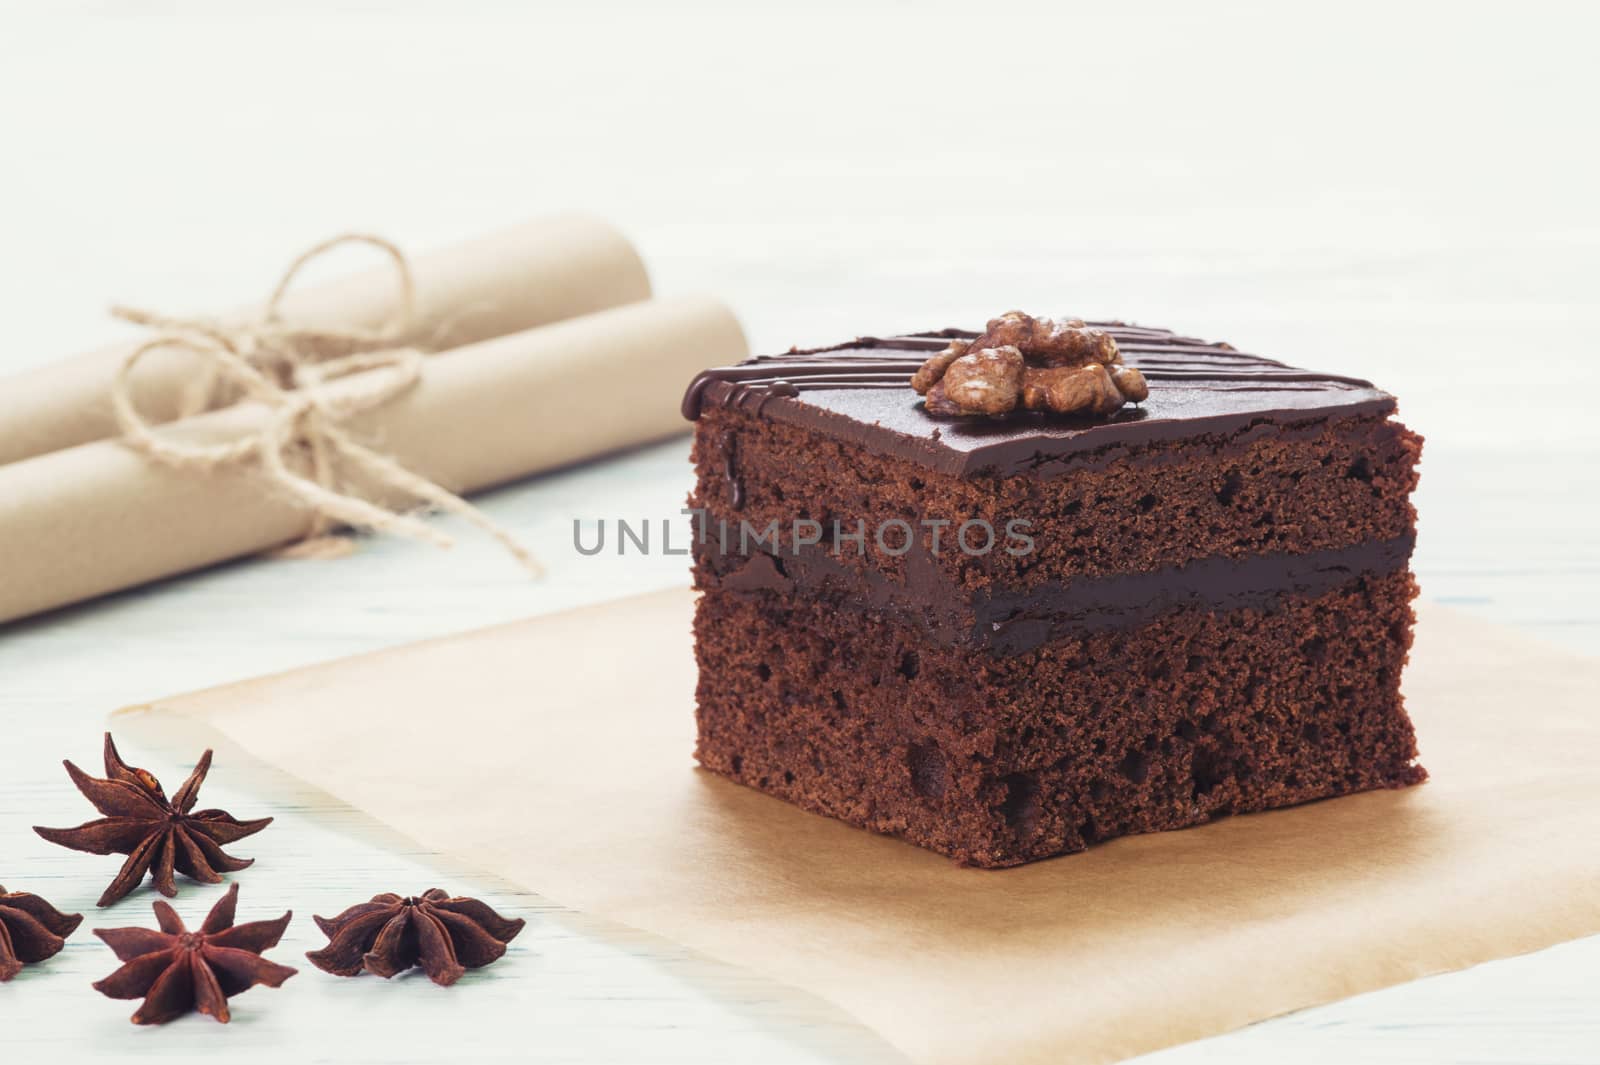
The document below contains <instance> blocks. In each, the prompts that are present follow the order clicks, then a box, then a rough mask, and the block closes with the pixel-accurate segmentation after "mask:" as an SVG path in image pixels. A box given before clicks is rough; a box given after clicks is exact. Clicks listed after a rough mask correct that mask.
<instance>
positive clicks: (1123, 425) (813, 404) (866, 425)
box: [683, 322, 1395, 477]
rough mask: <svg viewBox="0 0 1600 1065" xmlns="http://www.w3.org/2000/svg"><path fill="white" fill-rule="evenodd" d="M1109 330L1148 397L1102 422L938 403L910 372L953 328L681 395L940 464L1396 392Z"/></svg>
mask: <svg viewBox="0 0 1600 1065" xmlns="http://www.w3.org/2000/svg"><path fill="white" fill-rule="evenodd" d="M1089 324H1090V325H1091V326H1093V327H1094V328H1097V329H1104V330H1106V331H1107V332H1109V333H1110V334H1111V335H1112V336H1113V337H1114V338H1115V339H1116V342H1117V346H1118V348H1119V350H1120V351H1121V352H1122V354H1123V358H1124V359H1125V361H1126V362H1127V364H1128V365H1129V366H1132V367H1134V368H1136V369H1138V370H1139V371H1140V373H1142V374H1143V375H1144V377H1145V380H1146V381H1148V382H1149V387H1150V395H1149V398H1148V399H1147V400H1145V401H1144V402H1143V403H1141V404H1139V405H1137V406H1130V407H1125V408H1124V409H1123V410H1121V411H1119V412H1118V413H1117V414H1115V415H1113V416H1111V417H1109V418H1105V419H1092V418H1078V417H1071V416H1060V415H1041V414H1037V413H1031V412H1018V413H1017V414H1015V415H1012V416H1008V417H1005V418H1000V419H982V420H977V419H970V418H941V417H937V416H935V415H931V414H929V413H928V412H927V411H926V410H925V409H924V407H923V400H922V397H920V396H918V395H917V394H916V393H915V392H913V391H912V390H911V388H910V387H909V384H908V382H909V380H910V377H911V375H912V374H913V373H915V372H916V370H917V368H918V367H919V366H921V365H922V363H923V362H924V361H925V360H926V359H927V358H928V356H929V355H930V354H931V353H933V352H936V351H939V350H940V349H942V348H943V347H944V346H945V345H946V344H948V343H949V341H950V340H951V339H971V338H973V337H975V336H977V334H976V333H974V332H971V331H969V330H960V329H945V330H940V331H937V332H931V333H913V334H909V335H905V336H894V337H863V338H860V339H857V340H854V341H851V342H849V343H846V344H840V345H837V346H834V347H830V348H819V349H815V350H811V351H792V352H789V353H787V354H784V355H768V356H760V357H757V358H754V359H750V360H747V361H745V362H742V363H739V364H738V365H735V366H725V367H721V368H718V369H712V370H706V371H705V372H703V373H701V374H700V375H699V376H698V377H697V378H696V379H695V380H694V381H693V382H692V383H691V384H690V386H689V389H688V391H687V392H686V393H685V395H684V398H683V413H684V416H685V417H687V418H690V419H695V418H698V417H699V416H700V413H701V411H702V410H704V409H705V408H706V407H708V406H723V407H729V408H733V409H738V410H746V411H751V412H759V413H760V414H761V416H762V417H764V418H767V419H770V420H772V421H776V422H784V423H788V424H793V425H798V426H801V427H803V428H811V429H819V430H821V431H824V432H826V433H827V434H828V435H830V436H833V437H836V438H839V439H842V440H845V441H848V442H850V443H854V444H856V445H858V446H861V447H864V448H867V449H869V450H872V451H875V452H878V453H880V454H885V455H889V456H892V457H895V458H900V459H903V460H906V461H909V462H914V463H917V464H919V465H922V466H924V467H926V468H929V469H932V470H935V471H937V472H939V473H944V474H948V475H951V476H958V477H967V476H973V475H976V474H978V473H981V472H997V473H1023V472H1026V473H1032V474H1034V475H1038V476H1050V475H1051V474H1053V473H1056V472H1065V471H1066V470H1067V469H1069V468H1071V467H1072V466H1073V465H1074V463H1076V462H1077V461H1079V460H1081V459H1083V458H1084V457H1087V456H1092V455H1093V454H1094V453H1095V452H1098V451H1101V450H1104V449H1107V448H1115V447H1123V448H1126V447H1136V446H1139V445H1142V444H1148V443H1154V442H1157V441H1162V440H1172V439H1182V438H1192V437H1194V436H1196V435H1199V434H1233V433H1237V432H1239V431H1241V430H1247V429H1250V428H1252V427H1254V426H1262V425H1265V426H1275V427H1287V428H1292V427H1297V426H1302V425H1304V424H1306V423H1308V422H1312V421H1316V420H1319V419H1322V418H1326V417H1329V416H1338V417H1354V416H1370V415H1382V414H1388V413H1390V412H1392V411H1393V410H1394V409H1395V401H1394V397H1393V396H1391V395H1389V394H1388V393H1387V392H1383V391H1381V390H1380V389H1378V388H1376V387H1374V386H1373V385H1372V384H1371V382H1368V381H1363V380H1360V379H1359V378H1353V377H1341V376H1338V375H1335V374H1326V373H1316V372H1313V371H1309V370H1300V369H1296V368H1294V367H1292V366H1288V365H1286V364H1284V363H1281V362H1277V361H1275V360H1273V359H1267V358H1263V357H1261V356H1259V355H1249V354H1245V353H1244V352H1240V351H1236V350H1234V349H1233V348H1232V347H1230V346H1228V345H1226V344H1210V343H1207V342H1205V341H1202V340H1197V339H1194V338H1192V337H1184V336H1179V335H1178V334H1176V333H1173V332H1170V331H1169V330H1165V329H1149V328H1144V327H1140V326H1131V325H1126V324H1124V323H1121V322H1091V323H1089Z"/></svg>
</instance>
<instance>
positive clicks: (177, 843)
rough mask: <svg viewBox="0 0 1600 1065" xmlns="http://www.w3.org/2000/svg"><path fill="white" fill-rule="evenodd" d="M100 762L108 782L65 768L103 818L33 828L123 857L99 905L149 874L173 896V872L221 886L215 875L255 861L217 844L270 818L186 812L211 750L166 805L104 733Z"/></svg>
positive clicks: (66, 843)
mask: <svg viewBox="0 0 1600 1065" xmlns="http://www.w3.org/2000/svg"><path fill="white" fill-rule="evenodd" d="M105 762H106V777H107V778H109V779H106V780H101V779H99V778H97V777H91V776H90V775H89V774H87V773H85V772H84V771H83V770H81V769H79V768H78V767H77V766H75V765H73V764H72V763H71V762H63V763H62V764H63V765H65V766H66V767H67V775H68V776H70V777H71V778H72V782H73V783H74V784H76V785H77V786H78V790H79V791H81V792H83V794H84V797H85V798H87V799H88V800H89V801H90V802H92V803H94V806H95V809H97V810H99V811H100V812H101V813H103V814H105V815H106V816H105V817H103V818H101V819H100V820H98V821H90V822H89V823H88V824H84V825H79V826H78V827H77V828H38V827H35V828H34V831H35V832H37V833H39V835H41V836H43V837H44V838H45V839H47V840H49V841H50V842H51V843H59V844H60V845H61V846H63V847H71V848H72V849H73V850H75V851H87V852H88V853H90V854H126V855H127V856H128V860H127V861H126V862H124V863H123V864H122V870H121V871H120V872H118V873H117V878H116V879H115V880H113V881H112V882H111V886H110V887H108V888H106V890H105V894H103V895H101V896H100V901H99V903H98V905H100V906H109V905H111V904H112V903H113V902H116V901H117V900H118V899H120V898H122V897H123V896H124V895H126V894H128V892H130V891H132V890H133V889H134V888H136V887H138V886H139V883H140V881H142V880H143V879H144V874H145V873H146V872H148V873H149V874H150V879H151V881H152V882H153V883H154V884H155V886H156V890H157V891H159V892H161V893H162V894H163V895H166V896H168V897H169V898H170V897H171V896H173V895H176V894H177V893H178V885H177V884H175V883H174V882H173V879H172V874H173V871H174V870H176V871H178V872H180V873H182V874H183V875H184V876H187V877H189V878H190V879H192V880H199V881H202V882H204V883H207V884H220V883H222V876H221V874H220V873H219V872H218V870H221V871H222V872H228V873H234V872H238V871H239V870H240V869H244V868H247V867H248V866H250V865H251V864H252V862H253V860H252V859H249V858H234V857H230V856H229V855H227V854H224V853H223V851H222V845H223V844H225V843H232V842H234V841H235V840H240V839H243V838H244V837H246V836H249V835H253V834H255V833H257V832H260V831H261V830H262V829H263V828H266V827H267V826H268V825H270V824H271V823H272V818H270V817H263V818H261V819H260V820H257V821H236V820H234V819H233V818H232V817H230V816H229V815H227V814H225V813H223V812H222V811H221V810H199V811H195V812H193V813H191V812H190V811H191V810H193V809H194V804H195V800H196V799H197V798H198V797H199V794H200V785H201V783H202V782H204V781H205V779H206V773H207V772H208V771H209V770H210V769H211V752H210V751H207V752H206V753H205V754H203V755H201V756H200V764H199V765H197V766H195V767H194V772H193V773H191V774H190V775H189V779H188V780H186V781H184V783H183V787H181V788H179V789H178V794H177V795H175V796H173V797H172V798H171V799H168V798H167V795H166V792H164V791H162V790H161V782H160V781H158V780H157V779H156V778H155V777H153V776H151V775H150V774H149V773H148V772H146V771H145V770H143V769H139V768H136V767H134V766H130V765H128V763H126V762H124V761H123V760H122V756H121V755H120V754H118V753H117V746H116V744H114V743H113V742H111V733H109V732H108V733H106V745H105Z"/></svg>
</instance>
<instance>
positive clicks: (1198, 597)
mask: <svg viewBox="0 0 1600 1065" xmlns="http://www.w3.org/2000/svg"><path fill="white" fill-rule="evenodd" d="M993 325H994V323H993V322H991V326H993ZM1080 325H1081V323H1080ZM1091 325H1092V327H1093V330H1095V331H1099V332H1103V333H1104V334H1105V335H1107V336H1111V337H1114V338H1115V340H1116V343H1117V344H1118V345H1120V351H1121V352H1122V353H1123V354H1124V355H1125V357H1126V361H1127V364H1128V365H1129V366H1131V367H1134V368H1137V369H1138V370H1139V371H1141V373H1142V374H1143V376H1144V377H1145V378H1148V381H1149V395H1148V399H1147V401H1145V402H1143V403H1141V404H1139V405H1138V407H1137V408H1131V409H1130V408H1123V409H1120V410H1118V411H1117V412H1116V413H1115V414H1114V415H1111V416H1109V417H1107V418H1105V419H1103V420H1100V421H1092V420H1085V419H1082V418H1076V417H1072V416H1061V417H1050V416H1042V415H1040V414H1037V413H1035V412H1032V411H1027V412H1024V411H1021V410H1018V411H1016V412H1014V413H1013V412H1007V413H1006V414H1005V415H1004V416H1003V417H998V418H994V419H988V420H985V419H973V418H968V419H946V418H940V417H937V416H936V414H931V413H929V412H928V410H925V409H923V407H922V405H921V400H920V398H919V395H918V394H917V393H916V392H915V391H913V390H912V389H911V388H910V387H909V386H908V380H909V375H910V374H911V373H913V372H916V371H917V368H918V367H920V366H922V364H923V362H924V360H928V359H929V358H930V356H931V355H935V354H937V353H938V352H940V350H941V348H942V347H943V346H944V345H945V344H947V343H950V339H951V338H956V339H957V340H958V341H959V342H958V343H956V344H953V345H952V350H955V351H964V350H966V348H965V346H964V345H965V343H966V341H962V340H961V339H960V338H971V337H972V336H974V335H975V334H972V333H963V332H962V331H958V330H944V331H940V332H938V333H926V334H913V335H910V336H905V337H892V338H888V339H871V338H869V339H865V340H858V341H855V342H852V343H850V344H846V345H841V346H840V347H838V348H832V349H822V350H819V351H815V352H794V353H790V354H789V355H787V356H777V357H772V358H765V359H755V360H751V361H749V362H747V363H744V364H740V365H739V366H736V367H729V368H724V369H722V370H717V371H709V372H708V373H707V374H705V375H702V377H701V378H700V379H698V380H697V381H696V382H695V383H694V384H693V385H692V386H691V387H690V389H689V392H688V394H687V395H686V397H685V412H686V414H689V415H690V416H691V417H694V418H695V419H696V427H695V444H694V452H693V461H694V464H695V470H696V486H695V490H694V494H693V496H692V497H691V499H690V506H691V507H693V508H696V510H697V514H698V521H697V523H696V525H697V527H696V533H697V536H696V541H695V547H694V572H695V581H696V585H697V587H698V588H699V589H700V590H701V592H702V595H701V598H700V601H699V604H698V607H697V612H696V617H695V642H696V655H697V659H698V665H699V669H700V680H699V687H698V691H697V701H698V709H697V720H698V729H699V740H698V744H697V749H696V757H697V759H698V760H699V762H700V764H701V765H702V766H703V767H704V768H706V769H708V770H710V771H712V772H714V773H717V774H720V775H722V776H725V777H728V778H730V779H732V780H735V781H737V782H739V783H741V784H744V785H747V786H749V787H752V788H756V789H759V790H761V791H764V792H767V793H768V794H771V795H774V796H777V797H779V798H782V799H785V800H787V801H789V802H792V803H794V804H796V805H798V806H800V807H803V808H805V809H807V810H810V811H812V812H815V813H818V814H823V815H826V816H829V817H833V818H837V819H839V820H841V821H844V822H847V823H849V824H851V825H855V826H858V827H861V828H866V829H871V830H873V831H876V832H882V833H887V834H890V835H894V836H898V837H901V838H903V839H905V840H907V841H909V842H911V843H915V844H918V845H920V846H923V847H926V848H928V849H930V850H933V851H936V852H938V853H940V854H944V855H946V856H948V857H950V858H952V859H954V860H956V861H957V862H960V863H961V864H965V865H972V866H980V867H990V868H997V867H1004V866H1012V865H1017V864H1020V863H1023V862H1028V861H1033V860H1037V859H1041V858H1048V857H1052V856H1055V855H1060V854H1068V853H1072V852H1075V851H1081V850H1083V849H1085V848H1086V847H1089V846H1091V845H1093V844H1096V843H1100V842H1104V841H1106V840H1110V839H1113V838H1116V837H1119V836H1126V835H1133V834H1137V833H1144V832H1153V831H1161V830H1166V829H1176V828H1185V827H1189V826H1193V825H1199V824H1204V823H1206V822H1208V821H1211V820H1215V819H1217V818H1219V817H1223V816H1226V815H1229V814H1238V813H1248V812H1255V811H1262V810H1269V809H1272V808H1276V807H1282V806H1290V805H1295V804H1299V803H1304V802H1310V801H1313V800H1318V799H1326V798H1332V797H1334V796H1339V795H1345V794H1349V793H1351V792H1356V791H1363V790H1370V789H1376V788H1396V787H1405V786H1409V785H1412V784H1416V783H1420V782H1421V781H1422V780H1424V779H1425V778H1426V773H1425V771H1424V770H1423V769H1422V768H1421V767H1420V766H1419V765H1418V764H1417V744H1416V738H1415V736H1414V734H1413V731H1412V726H1411V722H1410V720H1409V718H1408V717H1407V715H1406V713H1405V709H1404V705H1403V701H1402V697H1401V695H1400V676H1401V671H1402V669H1403V667H1404V664H1405V660H1406V654H1407V651H1408V649H1409V647H1410V643H1411V626H1412V621H1413V615H1412V611H1411V601H1412V599H1413V598H1414V596H1415V594H1416V584H1415V581H1414V579H1413V577H1412V575H1411V572H1410V569H1409V559H1410V555H1411V551H1412V547H1413V543H1414V540H1415V532H1416V514H1415V510H1414V509H1413V507H1412V504H1411V500H1410V496H1411V492H1412V490H1413V489H1414V488H1415V486H1416V483H1417V470H1416V467H1417V463H1418V460H1419V457H1420V453H1421V445H1422V440H1421V438H1420V437H1419V436H1417V435H1416V434H1415V433H1413V432H1411V431H1410V430H1409V429H1407V428H1406V427H1405V426H1404V425H1402V424H1400V423H1399V422H1398V421H1396V420H1395V419H1394V418H1393V414H1394V409H1395V404H1394V399H1393V397H1391V396H1389V395H1388V394H1387V393H1384V392H1381V391H1379V390H1378V389H1376V388H1375V387H1374V386H1372V385H1371V384H1369V383H1368V382H1365V381H1359V380H1356V379H1353V378H1346V377H1339V376H1336V375H1329V374H1320V373H1314V372H1310V371H1304V370H1297V369H1294V368H1293V367H1288V366H1285V365H1284V364H1282V363H1278V362H1275V361H1272V360H1267V359H1262V358H1260V357H1258V356H1253V355H1246V354H1243V353H1240V352H1237V351H1235V350H1234V349H1232V348H1229V347H1227V346H1226V345H1211V344H1204V343H1202V342H1200V341H1196V340H1192V339H1189V338H1184V337H1179V336H1177V335H1176V334H1172V333H1169V332H1166V331H1164V330H1151V329H1144V328H1140V327H1133V326H1125V325H1122V324H1121V323H1092V324H1091ZM1084 328H1089V327H1087V326H1086V327H1084ZM938 361H945V360H938ZM952 365H953V363H952ZM935 367H936V368H937V361H936V362H935ZM923 384H924V386H925V388H926V390H927V391H929V392H930V393H932V392H933V389H932V388H931V387H927V382H926V381H924V382H923ZM930 409H931V408H930ZM1017 521H1021V522H1023V523H1025V529H1026V540H1027V544H1026V549H1025V550H1022V549H1018V550H1006V549H1000V548H999V547H997V546H996V545H995V543H994V540H993V537H994V534H995V531H996V530H1000V529H1008V528H1010V527H1011V524H1012V523H1014V522H1017ZM968 524H970V525H972V526H974V527H975V528H980V529H986V530H988V534H987V536H988V538H989V548H988V549H986V550H981V551H974V550H969V549H968V543H967V542H966V541H961V542H959V543H958V542H957V540H956V536H955V531H956V530H957V529H959V528H961V527H963V526H964V525H968ZM804 526H809V528H806V530H805V532H802V528H803V527H804ZM891 526H894V527H896V529H897V535H894V536H890V537H889V538H888V542H887V543H886V542H885V541H884V540H882V539H879V538H876V537H875V536H874V531H875V530H882V529H885V528H889V527H891ZM741 528H743V529H745V530H746V531H748V532H755V531H757V530H759V532H758V533H756V535H755V539H754V544H753V545H752V544H751V543H750V542H749V541H748V540H743V539H741V538H740V536H739V534H738V532H737V530H739V529H741ZM730 529H731V530H735V532H734V534H733V538H732V541H731V542H730V539H729V533H728V531H727V530H730ZM719 531H720V535H719ZM863 531H865V535H864V536H861V535H860V534H861V532H863ZM774 532H775V533H776V535H775V536H774V535H773V533H774ZM941 538H942V542H941ZM980 539H982V538H981V537H980ZM1011 546H1012V542H1010V541H1008V543H1007V547H1011ZM886 548H887V549H886Z"/></svg>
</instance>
